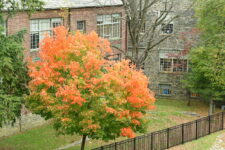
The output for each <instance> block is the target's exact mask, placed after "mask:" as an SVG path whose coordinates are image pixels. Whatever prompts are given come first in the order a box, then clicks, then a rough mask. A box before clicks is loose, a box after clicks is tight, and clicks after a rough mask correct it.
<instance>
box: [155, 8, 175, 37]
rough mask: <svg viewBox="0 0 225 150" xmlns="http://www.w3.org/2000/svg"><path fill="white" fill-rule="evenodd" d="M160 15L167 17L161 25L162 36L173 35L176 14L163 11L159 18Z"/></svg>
mask: <svg viewBox="0 0 225 150" xmlns="http://www.w3.org/2000/svg"><path fill="white" fill-rule="evenodd" d="M167 13H168V14H167ZM160 14H163V17H164V16H165V15H166V17H165V19H164V20H163V22H162V24H161V33H162V34H172V33H173V32H174V23H173V21H172V19H173V17H174V13H173V12H168V11H161V12H160V13H159V16H160Z"/></svg>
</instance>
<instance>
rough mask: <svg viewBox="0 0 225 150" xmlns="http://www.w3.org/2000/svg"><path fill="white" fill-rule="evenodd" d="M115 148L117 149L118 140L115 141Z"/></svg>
mask: <svg viewBox="0 0 225 150" xmlns="http://www.w3.org/2000/svg"><path fill="white" fill-rule="evenodd" d="M115 150H117V142H115Z"/></svg>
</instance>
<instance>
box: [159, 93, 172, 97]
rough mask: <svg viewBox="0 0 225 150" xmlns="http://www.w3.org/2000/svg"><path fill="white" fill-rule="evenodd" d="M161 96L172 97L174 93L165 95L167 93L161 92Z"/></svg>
mask: <svg viewBox="0 0 225 150" xmlns="http://www.w3.org/2000/svg"><path fill="white" fill-rule="evenodd" d="M159 96H165V97H170V96H172V94H168V95H165V94H159Z"/></svg>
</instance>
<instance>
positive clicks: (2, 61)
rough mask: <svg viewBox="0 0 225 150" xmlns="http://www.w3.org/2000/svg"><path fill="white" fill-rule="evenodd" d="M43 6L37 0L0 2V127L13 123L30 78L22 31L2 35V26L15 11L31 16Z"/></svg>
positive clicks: (19, 112)
mask: <svg viewBox="0 0 225 150" xmlns="http://www.w3.org/2000/svg"><path fill="white" fill-rule="evenodd" d="M42 6H43V2H42V1H39V0H7V1H0V127H1V126H2V125H3V124H4V123H14V122H15V120H16V118H17V117H19V116H20V114H21V107H22V104H23V95H24V94H27V93H28V89H27V82H28V79H29V77H28V75H27V68H26V64H25V60H24V54H23V51H24V47H23V35H24V33H25V31H21V32H19V33H16V34H15V35H7V33H6V35H5V34H3V30H4V25H5V24H6V25H7V21H8V19H9V18H10V17H12V16H13V15H15V14H16V13H17V12H18V11H26V12H27V13H28V14H31V13H33V12H34V11H35V10H37V9H41V8H42Z"/></svg>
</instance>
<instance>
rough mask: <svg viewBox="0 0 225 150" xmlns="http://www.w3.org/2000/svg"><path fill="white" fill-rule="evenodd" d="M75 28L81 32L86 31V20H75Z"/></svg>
mask: <svg viewBox="0 0 225 150" xmlns="http://www.w3.org/2000/svg"><path fill="white" fill-rule="evenodd" d="M77 30H79V31H80V32H82V33H85V32H86V22H85V21H77Z"/></svg>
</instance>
